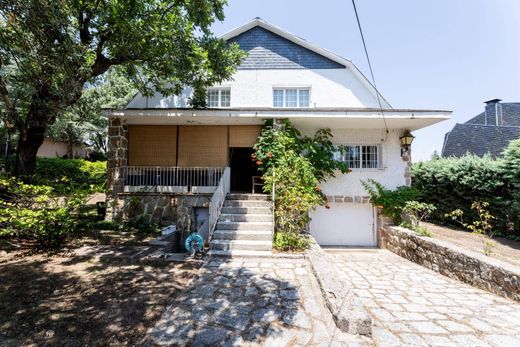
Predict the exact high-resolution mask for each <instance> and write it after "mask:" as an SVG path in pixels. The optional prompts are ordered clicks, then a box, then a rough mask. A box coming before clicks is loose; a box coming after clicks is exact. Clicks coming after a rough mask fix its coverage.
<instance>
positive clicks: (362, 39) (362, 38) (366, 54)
mask: <svg viewBox="0 0 520 347" xmlns="http://www.w3.org/2000/svg"><path fill="white" fill-rule="evenodd" d="M352 6H353V7H354V13H355V14H356V20H357V24H358V28H359V33H360V35H361V41H362V42H363V48H364V49H365V56H366V57H367V62H368V68H369V69H370V76H371V77H372V83H373V85H374V89H375V90H376V96H377V103H378V104H379V111H380V112H381V117H383V122H384V123H385V129H386V133H387V134H388V126H387V124H386V119H385V113H384V111H383V106H382V105H381V97H380V94H379V90H378V89H377V84H376V79H375V78H374V71H373V69H372V63H371V62H370V57H369V55H368V49H367V44H366V42H365V36H364V35H363V29H361V21H360V20H359V15H358V11H357V8H356V1H355V0H352Z"/></svg>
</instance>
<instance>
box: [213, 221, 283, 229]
mask: <svg viewBox="0 0 520 347" xmlns="http://www.w3.org/2000/svg"><path fill="white" fill-rule="evenodd" d="M215 230H262V231H271V230H273V223H272V222H217V227H216V228H215Z"/></svg>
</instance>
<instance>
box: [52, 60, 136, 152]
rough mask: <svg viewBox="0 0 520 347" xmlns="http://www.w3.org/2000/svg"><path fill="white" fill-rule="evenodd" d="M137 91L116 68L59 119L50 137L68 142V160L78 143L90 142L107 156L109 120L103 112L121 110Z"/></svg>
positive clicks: (91, 87)
mask: <svg viewBox="0 0 520 347" xmlns="http://www.w3.org/2000/svg"><path fill="white" fill-rule="evenodd" d="M136 92H137V90H136V89H135V87H134V84H133V83H132V82H131V81H130V80H129V79H128V78H127V77H126V76H125V74H124V71H123V70H122V69H121V68H120V67H115V68H114V69H113V70H110V71H109V72H108V73H107V74H105V75H103V76H102V77H101V78H99V81H97V82H96V83H94V84H93V85H90V86H89V87H88V88H86V89H85V91H84V92H83V94H82V96H81V98H80V99H79V100H78V102H77V103H76V104H74V106H72V107H70V108H69V109H68V110H67V111H66V112H65V113H64V114H63V115H62V116H61V117H59V118H58V119H56V122H55V123H54V124H53V125H52V126H51V127H50V128H49V129H48V130H47V135H48V136H50V137H51V138H53V139H56V140H61V141H66V142H67V144H68V147H69V148H68V152H69V153H68V156H67V157H68V158H69V159H72V155H73V153H72V145H74V144H78V143H88V144H90V145H92V146H93V147H94V149H95V150H96V151H99V152H102V153H106V138H107V130H106V129H107V119H106V117H104V116H103V114H102V113H101V109H102V108H121V107H123V106H125V105H126V104H127V103H128V102H129V101H130V100H131V99H132V98H133V96H134V95H135V93H136ZM94 154H96V153H94Z"/></svg>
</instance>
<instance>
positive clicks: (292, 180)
mask: <svg viewBox="0 0 520 347" xmlns="http://www.w3.org/2000/svg"><path fill="white" fill-rule="evenodd" d="M331 136H332V135H331V133H330V131H329V130H327V129H323V130H318V131H317V132H316V134H315V135H314V136H313V137H304V136H302V135H301V134H300V132H299V131H298V130H296V129H295V128H294V127H293V126H292V125H291V124H290V122H289V121H285V122H284V123H283V124H278V125H276V126H273V124H272V122H269V123H267V124H266V126H265V127H264V129H263V130H262V133H261V134H260V137H259V138H258V142H257V143H256V144H255V146H254V149H255V154H253V160H255V161H256V164H257V165H258V166H259V168H260V170H261V171H262V172H263V178H264V191H266V192H272V189H273V187H274V189H275V211H274V215H275V226H276V231H277V238H276V239H275V246H276V244H277V243H278V244H279V249H293V248H294V249H297V248H299V249H301V248H302V243H301V242H303V241H299V240H300V239H301V238H302V236H301V235H300V234H301V233H302V232H304V231H305V230H306V229H307V228H308V224H309V222H310V217H309V212H310V211H312V210H314V209H315V208H316V207H317V206H320V205H325V204H326V201H325V197H324V196H323V194H322V193H321V190H320V188H319V183H320V181H322V180H324V179H325V178H326V177H327V176H331V175H333V174H334V173H335V171H336V170H338V169H339V170H342V171H346V172H347V171H348V169H346V168H344V167H343V165H344V164H343V163H339V162H336V161H335V160H334V157H333V153H334V146H333V145H332V142H331V141H330V139H331ZM327 207H328V206H327Z"/></svg>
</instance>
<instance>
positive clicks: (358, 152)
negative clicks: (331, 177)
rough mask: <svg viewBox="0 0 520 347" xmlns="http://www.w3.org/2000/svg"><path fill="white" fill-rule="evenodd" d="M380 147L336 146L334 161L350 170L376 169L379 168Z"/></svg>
mask: <svg viewBox="0 0 520 347" xmlns="http://www.w3.org/2000/svg"><path fill="white" fill-rule="evenodd" d="M380 157H381V155H380V145H338V146H336V151H335V153H334V159H335V160H338V161H342V162H345V163H347V164H348V167H349V168H351V169H378V168H380V167H381V161H380V160H381V159H380Z"/></svg>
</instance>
